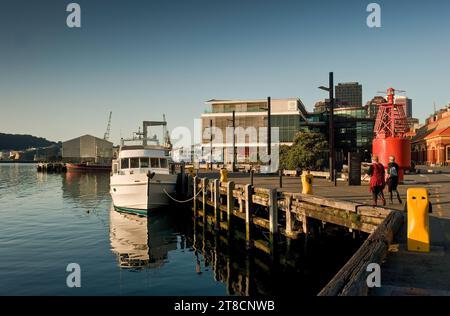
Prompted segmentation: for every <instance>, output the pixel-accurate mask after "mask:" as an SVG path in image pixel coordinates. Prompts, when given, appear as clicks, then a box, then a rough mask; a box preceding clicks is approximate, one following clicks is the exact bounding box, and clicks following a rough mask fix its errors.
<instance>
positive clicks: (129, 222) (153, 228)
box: [110, 208, 177, 269]
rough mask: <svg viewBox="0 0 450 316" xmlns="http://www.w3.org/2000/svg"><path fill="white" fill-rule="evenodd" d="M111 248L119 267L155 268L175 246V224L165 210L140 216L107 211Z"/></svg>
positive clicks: (161, 263)
mask: <svg viewBox="0 0 450 316" xmlns="http://www.w3.org/2000/svg"><path fill="white" fill-rule="evenodd" d="M110 242H111V250H112V251H113V252H114V253H115V254H116V255H117V260H118V261H119V266H120V267H121V268H133V269H140V268H158V267H161V266H162V265H163V264H164V263H165V261H166V260H167V255H168V252H169V251H172V250H176V249H177V238H176V235H175V230H174V226H173V225H171V221H170V217H169V215H168V214H164V213H161V214H154V215H152V216H150V217H148V218H147V217H140V216H137V215H132V214H125V213H119V212H117V211H115V210H114V209H113V208H112V209H111V211H110Z"/></svg>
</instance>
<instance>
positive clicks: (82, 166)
mask: <svg viewBox="0 0 450 316" xmlns="http://www.w3.org/2000/svg"><path fill="white" fill-rule="evenodd" d="M66 168H67V171H69V172H87V171H98V172H111V164H98V163H89V162H82V163H66Z"/></svg>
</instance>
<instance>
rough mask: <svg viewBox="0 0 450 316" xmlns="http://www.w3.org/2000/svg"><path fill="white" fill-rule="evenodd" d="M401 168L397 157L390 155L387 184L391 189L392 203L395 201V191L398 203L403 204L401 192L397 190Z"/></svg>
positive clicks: (389, 189)
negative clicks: (396, 159)
mask: <svg viewBox="0 0 450 316" xmlns="http://www.w3.org/2000/svg"><path fill="white" fill-rule="evenodd" d="M399 170H400V167H399V166H398V164H397V163H396V162H395V157H394V156H390V157H389V164H388V168H387V174H388V176H387V185H388V191H389V194H390V200H391V204H394V202H393V201H392V193H393V192H396V193H397V199H398V203H400V204H403V201H402V199H401V198H400V193H399V192H398V190H397V186H398V173H399Z"/></svg>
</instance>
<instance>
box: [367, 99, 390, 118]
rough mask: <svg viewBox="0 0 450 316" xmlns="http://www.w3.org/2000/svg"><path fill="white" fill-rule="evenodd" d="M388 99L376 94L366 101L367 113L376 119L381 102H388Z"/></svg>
mask: <svg viewBox="0 0 450 316" xmlns="http://www.w3.org/2000/svg"><path fill="white" fill-rule="evenodd" d="M386 102H387V100H386V99H385V98H384V97H382V96H375V97H374V98H373V99H372V100H370V101H369V102H367V103H366V109H367V115H368V116H369V118H371V119H376V118H377V115H378V108H379V106H380V104H383V103H386Z"/></svg>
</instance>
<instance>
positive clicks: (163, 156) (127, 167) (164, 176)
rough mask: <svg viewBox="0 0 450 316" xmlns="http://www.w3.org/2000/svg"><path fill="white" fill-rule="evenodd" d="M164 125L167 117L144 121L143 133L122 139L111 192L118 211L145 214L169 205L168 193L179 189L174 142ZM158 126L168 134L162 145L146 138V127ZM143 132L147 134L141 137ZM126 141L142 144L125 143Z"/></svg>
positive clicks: (113, 172)
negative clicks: (173, 159) (172, 158)
mask: <svg viewBox="0 0 450 316" xmlns="http://www.w3.org/2000/svg"><path fill="white" fill-rule="evenodd" d="M150 123H151V124H150ZM165 124H166V122H165V120H164V121H163V122H144V133H140V132H139V133H136V134H138V135H139V138H137V139H136V138H132V139H128V140H125V139H122V143H121V145H120V149H119V153H118V156H117V159H115V160H113V163H112V172H111V179H110V193H111V197H112V200H113V204H114V208H115V209H116V210H117V211H119V212H125V213H132V214H138V215H144V216H146V215H147V213H148V212H149V211H151V210H156V209H161V208H164V207H166V206H168V205H169V202H170V197H169V195H173V194H174V193H175V190H176V183H177V175H176V173H175V172H172V170H174V169H173V168H171V165H172V161H171V157H170V150H171V145H170V141H169V139H168V137H167V132H166V131H165V126H166V125H165ZM155 125H163V126H164V135H166V136H165V142H164V144H162V145H160V144H159V141H158V140H157V139H156V138H152V139H148V138H147V133H146V128H147V127H148V126H155ZM141 135H143V136H144V137H143V138H140V136H141ZM126 142H133V143H136V142H139V143H141V144H132V145H126ZM152 143H153V144H152Z"/></svg>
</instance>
